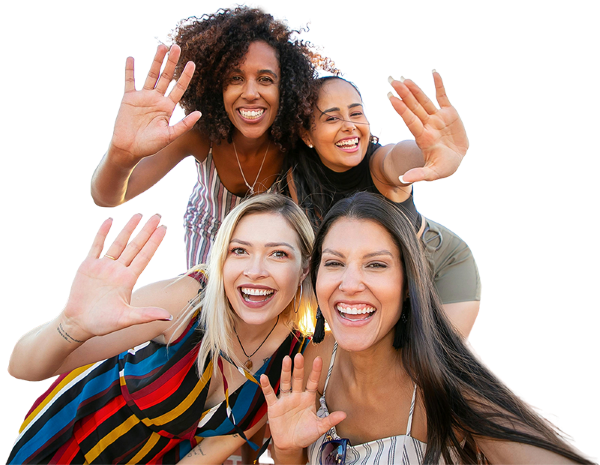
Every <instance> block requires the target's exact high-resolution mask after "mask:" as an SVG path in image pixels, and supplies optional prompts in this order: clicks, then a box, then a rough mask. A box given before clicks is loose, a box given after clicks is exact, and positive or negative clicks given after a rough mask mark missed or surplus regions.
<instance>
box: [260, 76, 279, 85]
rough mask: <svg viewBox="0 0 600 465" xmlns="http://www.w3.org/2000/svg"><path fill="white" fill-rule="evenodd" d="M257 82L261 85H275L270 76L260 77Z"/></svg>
mask: <svg viewBox="0 0 600 465" xmlns="http://www.w3.org/2000/svg"><path fill="white" fill-rule="evenodd" d="M258 82H260V83H263V84H273V83H275V81H274V80H273V78H272V77H270V76H261V77H259V78H258Z"/></svg>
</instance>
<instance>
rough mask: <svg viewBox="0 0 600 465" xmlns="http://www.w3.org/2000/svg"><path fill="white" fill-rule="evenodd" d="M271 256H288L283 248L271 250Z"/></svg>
mask: <svg viewBox="0 0 600 465" xmlns="http://www.w3.org/2000/svg"><path fill="white" fill-rule="evenodd" d="M271 256H273V257H275V258H286V257H289V255H288V253H287V252H285V251H283V250H276V251H275V252H273V253H272V254H271Z"/></svg>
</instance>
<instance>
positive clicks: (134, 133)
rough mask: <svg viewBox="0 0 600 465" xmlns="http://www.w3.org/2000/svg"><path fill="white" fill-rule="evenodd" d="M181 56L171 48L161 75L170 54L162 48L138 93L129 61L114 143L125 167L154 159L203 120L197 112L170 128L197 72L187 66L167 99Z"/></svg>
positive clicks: (132, 64) (128, 60)
mask: <svg viewBox="0 0 600 465" xmlns="http://www.w3.org/2000/svg"><path fill="white" fill-rule="evenodd" d="M180 53H181V50H180V48H179V47H178V46H177V45H173V46H172V47H171V51H170V52H169V58H168V60H167V63H166V65H165V68H164V70H163V72H162V73H161V72H160V68H161V66H162V63H163V61H164V58H165V56H166V54H167V47H166V46H164V45H160V46H159V47H158V49H157V51H156V55H155V56H154V61H153V62H152V65H151V67H150V71H149V72H148V76H147V77H146V81H145V83H144V87H143V88H142V89H141V90H139V91H138V90H136V89H135V79H134V61H133V58H132V57H129V58H127V63H126V66H125V94H124V95H123V99H122V100H121V106H120V108H119V113H118V114H117V119H116V121H115V128H114V131H113V137H112V140H111V148H112V149H113V150H116V151H118V153H119V154H120V156H121V158H122V163H123V165H124V166H128V167H131V166H133V165H135V164H136V163H137V162H138V161H139V160H141V159H142V158H144V157H147V156H150V155H154V154H155V153H156V152H158V151H159V150H161V149H163V148H165V147H166V146H167V145H169V144H170V143H171V142H173V141H174V140H175V139H176V138H177V137H179V136H181V135H182V134H183V133H185V132H187V131H188V130H190V129H191V128H192V127H193V126H194V124H196V122H197V121H198V119H199V118H200V112H199V111H194V112H192V113H190V114H189V115H187V116H186V117H185V118H184V119H183V120H181V121H179V122H178V123H177V124H175V125H173V126H170V125H169V121H170V119H171V116H172V114H173V111H174V110H175V106H176V105H177V103H178V102H179V100H180V99H181V97H182V96H183V93H184V92H185V90H186V89H187V87H188V85H189V83H190V80H191V79H192V75H193V74H194V69H195V65H194V63H191V62H190V63H187V64H186V66H185V68H184V70H183V73H182V74H181V77H180V78H179V80H178V81H177V82H176V84H175V86H174V87H173V89H172V90H171V92H170V93H169V94H168V95H165V93H166V92H167V89H168V87H169V84H170V83H171V80H172V79H173V74H174V72H175V67H176V66H177V62H178V61H179V56H180Z"/></svg>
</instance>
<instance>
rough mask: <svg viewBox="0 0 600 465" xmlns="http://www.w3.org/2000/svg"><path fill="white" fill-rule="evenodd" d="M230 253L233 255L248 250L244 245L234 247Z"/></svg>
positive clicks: (241, 253)
mask: <svg viewBox="0 0 600 465" xmlns="http://www.w3.org/2000/svg"><path fill="white" fill-rule="evenodd" d="M229 253H230V254H232V255H244V254H245V253H246V250H245V249H244V248H242V247H232V248H231V250H230V251H229Z"/></svg>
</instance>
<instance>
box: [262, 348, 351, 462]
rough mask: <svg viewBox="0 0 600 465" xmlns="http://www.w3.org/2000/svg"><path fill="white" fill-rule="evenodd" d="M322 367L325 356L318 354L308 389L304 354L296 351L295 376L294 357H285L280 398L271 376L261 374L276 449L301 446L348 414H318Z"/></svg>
mask: <svg viewBox="0 0 600 465" xmlns="http://www.w3.org/2000/svg"><path fill="white" fill-rule="evenodd" d="M322 367H323V360H322V359H321V358H320V357H317V358H315V361H314V362H313V367H312V371H311V373H310V376H309V378H308V381H307V383H306V390H305V389H303V387H302V385H303V384H304V357H302V355H300V354H297V355H296V357H295V358H294V374H293V379H292V360H291V359H290V358H289V357H285V358H284V359H283V364H282V368H281V384H280V386H281V389H280V391H281V393H280V396H279V398H277V396H276V395H275V392H274V391H273V388H272V387H271V385H270V384H269V379H268V378H267V377H266V376H265V375H262V376H261V377H260V384H261V387H262V390H263V393H264V395H265V399H266V400H267V405H268V408H269V412H268V415H269V428H270V430H271V434H272V435H273V441H274V443H275V446H276V447H277V449H280V450H283V451H294V450H302V449H303V448H305V447H308V446H309V445H310V444H312V443H313V442H315V441H316V440H317V439H318V438H319V437H320V436H322V435H323V434H325V433H326V432H327V431H328V430H329V429H330V428H332V427H333V426H335V425H337V424H338V423H339V422H341V421H342V420H343V419H344V418H346V414H345V413H343V412H333V413H331V414H330V415H329V416H328V417H325V418H319V417H318V416H317V415H316V408H315V402H316V399H315V394H316V392H317V386H318V383H319V377H320V375H321V369H322Z"/></svg>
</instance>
